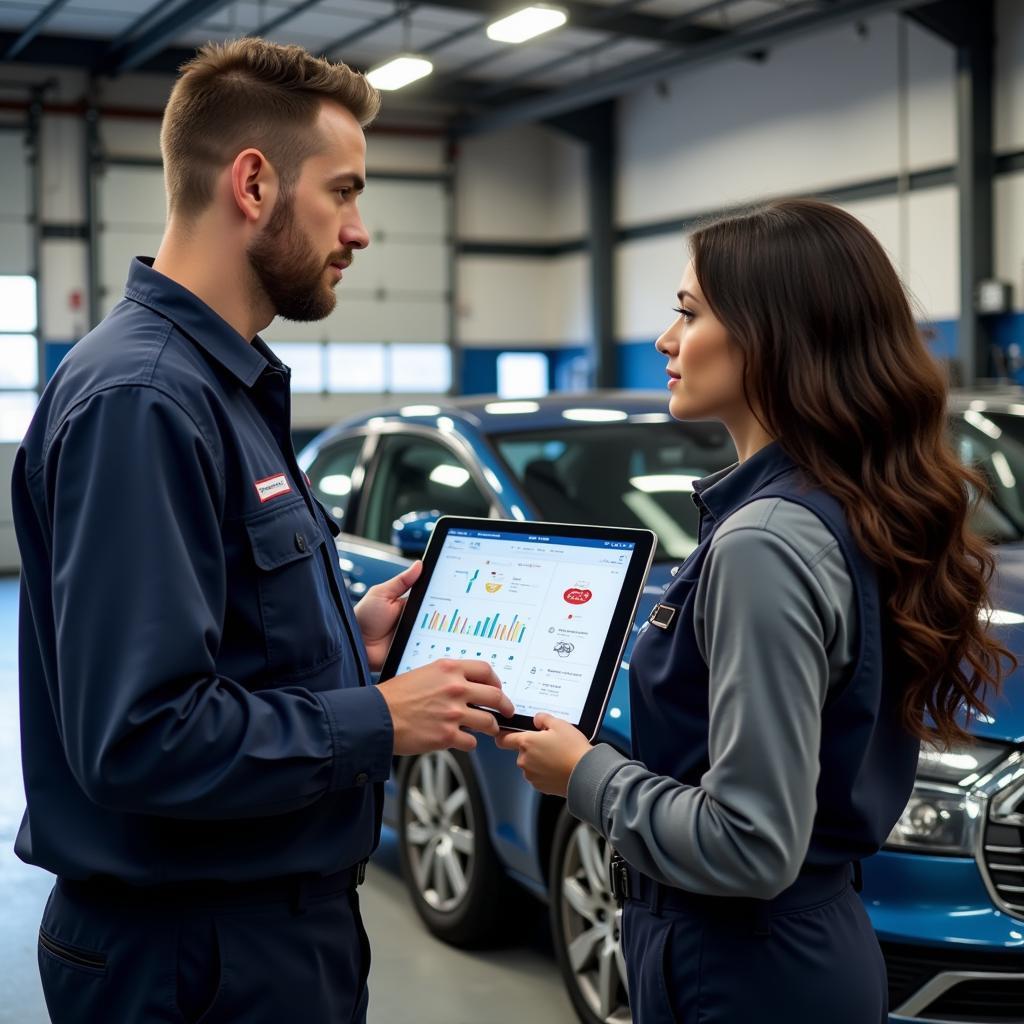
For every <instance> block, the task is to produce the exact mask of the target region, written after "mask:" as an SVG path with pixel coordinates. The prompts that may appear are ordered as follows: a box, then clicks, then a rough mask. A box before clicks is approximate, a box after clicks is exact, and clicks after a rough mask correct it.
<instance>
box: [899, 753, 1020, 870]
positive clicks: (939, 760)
mask: <svg viewBox="0 0 1024 1024" xmlns="http://www.w3.org/2000/svg"><path fill="white" fill-rule="evenodd" d="M1007 749H1008V748H1007V747H1006V745H1005V744H1002V743H990V742H988V741H985V742H983V741H981V740H975V741H973V742H971V743H970V744H967V745H965V746H956V747H953V748H952V749H950V750H948V751H937V750H935V748H934V747H932V746H930V745H927V744H924V743H922V744H921V752H920V754H919V756H918V761H917V780H916V781H915V783H914V789H913V791H912V792H911V794H910V800H909V801H908V802H907V806H906V809H905V810H904V811H903V814H902V815H901V816H900V820H899V821H898V822H896V826H895V827H894V828H893V830H892V832H890V833H889V838H888V839H887V840H886V842H885V846H886V848H887V849H897V850H907V851H913V852H915V853H944V854H963V855H965V856H970V855H972V854H973V853H974V837H975V825H976V823H977V821H978V819H979V816H980V814H981V809H982V804H981V801H980V800H979V799H978V798H977V797H976V796H975V795H974V794H973V793H972V792H971V788H972V787H973V786H974V784H975V783H976V782H977V781H978V780H979V779H980V778H982V776H983V775H984V774H985V771H986V769H988V768H989V767H990V766H992V765H993V764H995V762H997V761H999V760H1000V759H1001V758H1002V757H1004V756H1005V754H1006V751H1007Z"/></svg>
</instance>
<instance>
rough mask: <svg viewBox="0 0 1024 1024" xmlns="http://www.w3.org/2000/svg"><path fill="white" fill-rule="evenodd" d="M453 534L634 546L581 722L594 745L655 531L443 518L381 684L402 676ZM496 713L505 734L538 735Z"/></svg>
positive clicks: (525, 720)
mask: <svg viewBox="0 0 1024 1024" xmlns="http://www.w3.org/2000/svg"><path fill="white" fill-rule="evenodd" d="M451 530H482V531H484V532H494V533H516V534H521V535H523V536H524V537H528V536H543V537H552V538H555V537H566V538H575V539H584V540H606V541H619V542H623V541H626V542H629V543H632V544H633V551H632V557H631V558H630V561H629V565H628V566H627V568H626V575H625V578H624V579H623V581H622V587H621V589H620V591H619V598H618V600H617V601H616V603H615V610H614V612H613V613H612V617H611V620H610V622H609V624H608V632H607V636H606V637H605V642H604V646H603V647H602V649H601V654H600V657H599V658H598V662H597V667H596V668H595V669H594V674H593V677H592V678H591V681H590V691H589V693H588V694H587V700H586V703H585V705H584V707H583V712H582V714H581V715H580V720H579V722H578V723H576V728H578V729H579V730H580V731H581V732H582V733H584V734H585V735H586V736H587V738H588V739H590V740H593V739H594V737H595V736H596V735H597V733H598V731H599V730H600V728H601V723H602V722H603V720H604V713H605V708H606V707H607V705H608V700H609V698H610V697H611V692H612V687H613V686H614V685H615V679H616V676H617V675H618V671H619V665H620V663H621V661H622V655H623V652H624V651H625V649H626V643H627V641H628V640H629V633H630V628H631V627H632V624H633V619H634V618H635V616H636V610H637V608H638V607H639V604H640V598H641V596H642V595H643V590H644V583H645V582H646V580H647V574H648V572H649V571H650V568H651V563H652V562H653V560H654V551H655V547H656V545H657V540H658V539H657V537H656V536H655V535H654V533H652V532H651V531H650V530H640V529H632V528H628V527H618V526H575V525H573V524H571V523H547V522H537V521H533V522H522V521H520V520H516V519H476V518H469V517H464V516H442V517H441V518H440V519H438V520H437V523H436V524H435V526H434V529H433V531H432V533H431V536H430V541H429V543H428V544H427V549H426V551H425V552H424V553H423V571H422V572H421V573H420V577H419V579H418V580H417V581H416V583H415V584H414V585H413V587H412V589H411V590H410V592H409V596H408V598H407V599H406V604H405V608H404V609H403V611H402V616H401V618H400V620H399V622H398V626H397V627H396V629H395V633H394V636H393V638H392V642H391V647H390V649H389V650H388V655H387V658H385V660H384V665H383V667H382V668H381V672H380V678H381V680H385V679H390V678H392V677H393V676H394V675H396V673H397V671H398V666H399V665H400V664H401V660H402V654H403V652H404V651H405V645H406V644H407V643H408V642H409V637H410V635H411V634H412V631H413V628H414V626H415V623H416V621H417V620H418V617H419V610H420V606H421V605H422V603H423V598H424V596H425V595H426V592H427V587H428V585H429V583H430V579H431V577H432V575H433V572H434V569H435V567H436V566H437V560H438V558H439V557H440V554H441V549H442V548H443V547H444V542H445V539H446V538H447V537H448V534H449V532H450V531H451ZM456 660H458V659H456ZM474 660H475V659H474ZM481 660H482V659H481ZM485 710H491V709H489V708H488V709H485ZM491 714H493V715H494V717H495V718H496V719H497V720H498V724H499V725H500V726H501V727H502V728H503V729H512V730H518V731H535V730H536V726H535V725H534V724H533V719H532V718H531V717H529V716H527V715H514V716H513V717H511V718H506V717H504V716H503V715H501V714H499V713H498V712H497V711H491Z"/></svg>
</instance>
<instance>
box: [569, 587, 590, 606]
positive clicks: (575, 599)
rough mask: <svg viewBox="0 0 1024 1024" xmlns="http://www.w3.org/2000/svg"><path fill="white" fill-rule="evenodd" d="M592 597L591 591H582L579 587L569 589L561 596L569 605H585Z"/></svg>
mask: <svg viewBox="0 0 1024 1024" xmlns="http://www.w3.org/2000/svg"><path fill="white" fill-rule="evenodd" d="M593 596H594V594H593V591H590V590H582V589H580V588H579V587H570V588H569V589H568V590H567V591H566V592H565V593H564V594H563V595H562V597H564V598H565V600H566V601H568V602H569V604H586V603H587V602H588V601H589V600H590V599H591V598H592V597H593Z"/></svg>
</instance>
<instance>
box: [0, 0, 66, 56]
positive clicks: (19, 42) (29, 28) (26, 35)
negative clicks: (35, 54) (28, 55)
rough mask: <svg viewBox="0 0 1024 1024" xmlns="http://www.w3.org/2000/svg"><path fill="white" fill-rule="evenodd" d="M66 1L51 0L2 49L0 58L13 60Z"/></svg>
mask: <svg viewBox="0 0 1024 1024" xmlns="http://www.w3.org/2000/svg"><path fill="white" fill-rule="evenodd" d="M67 2H68V0H51V2H50V3H49V4H47V5H46V7H44V8H43V9H42V10H41V11H40V12H39V13H38V14H37V15H36V16H35V17H34V18H33V19H32V20H31V21H30V22H29V23H28V24H27V25H26V26H25V27H24V28H23V29H22V30H21V35H19V36H18V38H17V39H15V40H14V42H13V43H11V45H10V46H8V47H7V49H5V50H4V52H3V56H2V57H0V60H13V59H14V58H15V57H17V56H18V54H19V53H21V51H22V50H24V49H25V47H26V46H28V44H29V43H31V42H32V40H33V39H35V37H36V36H37V35H39V33H40V32H41V31H42V30H43V28H44V27H45V25H46V23H47V22H48V21H49V20H50V19H51V18H52V17H53V16H54V15H55V14H56V13H57V12H58V11H59V10H60V9H61V8H62V7H63V6H64V5H65V4H66V3H67Z"/></svg>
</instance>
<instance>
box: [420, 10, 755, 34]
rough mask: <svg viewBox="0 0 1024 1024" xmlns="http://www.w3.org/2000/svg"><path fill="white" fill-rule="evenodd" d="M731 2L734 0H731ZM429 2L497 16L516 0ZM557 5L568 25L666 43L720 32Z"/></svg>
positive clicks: (651, 17)
mask: <svg viewBox="0 0 1024 1024" xmlns="http://www.w3.org/2000/svg"><path fill="white" fill-rule="evenodd" d="M730 2H736V0H730ZM428 5H429V6H430V7H442V8H447V9H448V10H452V11H469V12H471V13H473V14H482V15H491V16H494V17H498V16H501V15H504V14H508V13H509V11H510V9H514V7H515V0H429V3H428ZM558 6H559V7H562V8H564V9H565V11H566V13H567V14H568V15H569V21H568V25H567V27H568V28H583V29H593V30H595V31H600V32H614V33H615V35H618V36H623V37H627V38H632V39H645V40H647V41H648V42H654V43H665V44H669V45H672V44H688V43H696V42H702V41H703V40H705V39H710V38H713V37H716V36H719V35H721V32H720V31H719V30H718V29H714V28H706V27H704V26H702V25H688V26H686V27H684V28H677V29H675V30H674V31H672V30H669V31H666V26H667V25H671V23H672V21H673V20H674V19H672V18H659V17H656V16H654V15H650V14H630V13H619V14H616V13H615V8H614V7H613V8H606V7H602V6H601V5H599V4H592V3H581V2H580V0H558ZM616 6H619V5H616ZM630 6H633V5H632V4H631V5H630Z"/></svg>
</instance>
